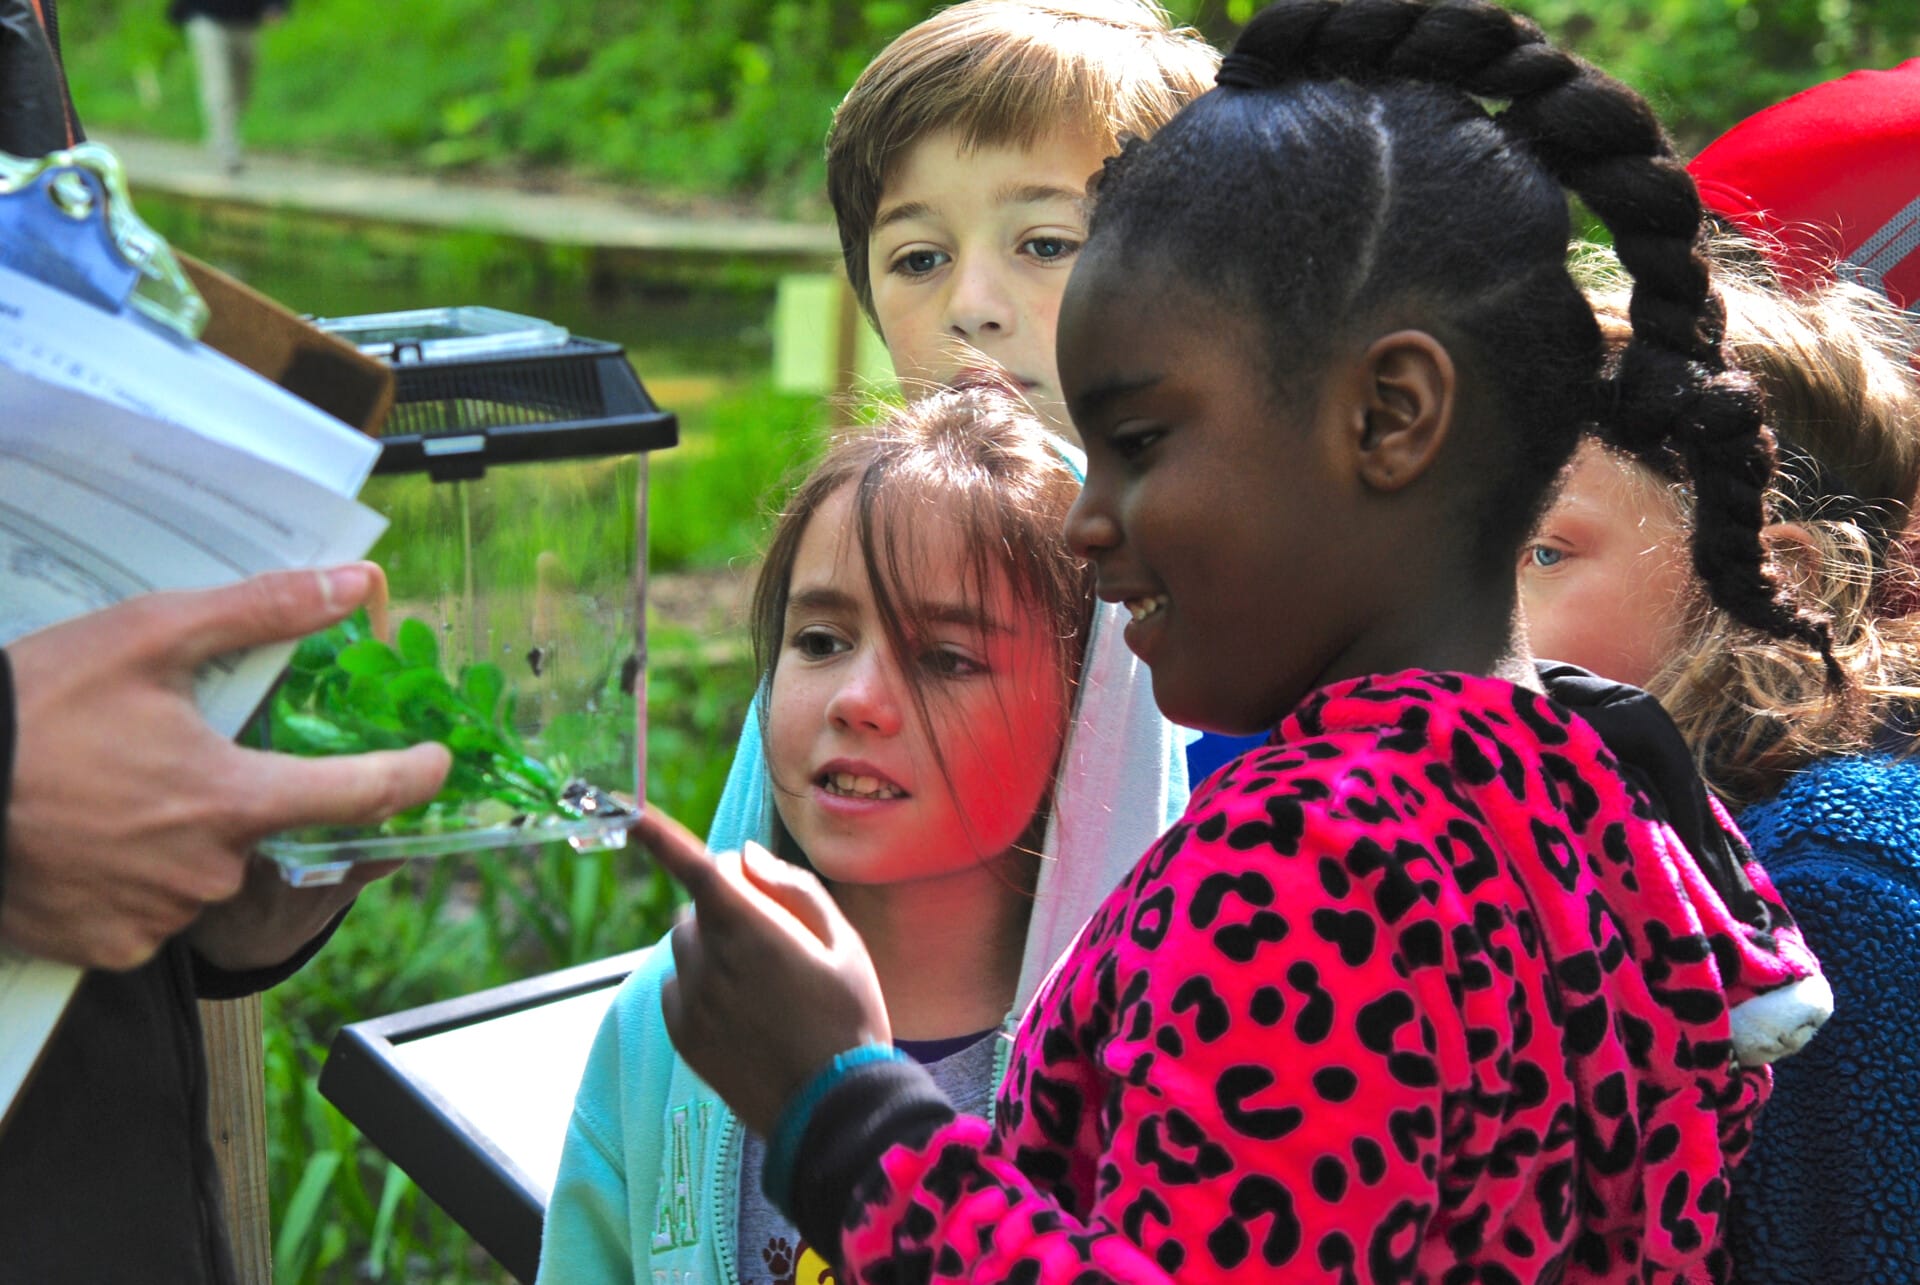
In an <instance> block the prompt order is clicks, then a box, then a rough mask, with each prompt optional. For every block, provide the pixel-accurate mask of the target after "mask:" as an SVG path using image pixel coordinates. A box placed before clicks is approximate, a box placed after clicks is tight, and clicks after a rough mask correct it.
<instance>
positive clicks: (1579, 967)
mask: <svg viewBox="0 0 1920 1285" xmlns="http://www.w3.org/2000/svg"><path fill="white" fill-rule="evenodd" d="M1554 973H1555V975H1556V976H1558V977H1559V979H1560V985H1561V986H1563V987H1565V988H1566V989H1567V990H1570V991H1573V992H1575V993H1577V994H1580V995H1591V994H1593V993H1594V992H1595V991H1597V990H1599V989H1600V980H1601V978H1600V957H1599V956H1598V955H1596V954H1595V953H1594V952H1593V951H1590V950H1583V951H1580V952H1579V953H1578V954H1573V955H1569V956H1567V957H1566V958H1565V959H1563V960H1561V961H1560V962H1559V963H1558V964H1556V965H1555V966H1554Z"/></svg>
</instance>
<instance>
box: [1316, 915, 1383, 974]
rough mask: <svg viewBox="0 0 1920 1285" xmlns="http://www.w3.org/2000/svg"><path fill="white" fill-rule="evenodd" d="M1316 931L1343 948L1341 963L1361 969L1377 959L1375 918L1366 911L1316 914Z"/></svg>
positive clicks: (1323, 939)
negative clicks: (1374, 948) (1374, 957)
mask: <svg viewBox="0 0 1920 1285" xmlns="http://www.w3.org/2000/svg"><path fill="white" fill-rule="evenodd" d="M1313 931H1314V932H1315V933H1317V934H1318V935H1319V937H1320V939H1321V940H1322V941H1326V942H1331V943H1332V944H1334V945H1336V946H1338V947H1340V959H1341V962H1343V963H1344V964H1346V966H1347V967H1349V968H1357V967H1359V966H1360V965H1361V964H1364V963H1366V962H1367V960H1369V959H1371V958H1373V940H1374V918H1373V916H1372V915H1369V914H1368V913H1367V912H1366V911H1364V910H1349V911H1345V912H1342V911H1338V910H1330V909H1322V910H1316V911H1314V912H1313Z"/></svg>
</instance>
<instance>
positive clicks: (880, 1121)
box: [767, 1062, 958, 1263]
mask: <svg viewBox="0 0 1920 1285" xmlns="http://www.w3.org/2000/svg"><path fill="white" fill-rule="evenodd" d="M957 1114H958V1113H957V1112H956V1111H955V1110H954V1109H953V1104H952V1103H950V1102H948V1101H947V1097H946V1094H944V1093H942V1092H941V1091H940V1086H939V1085H937V1084H935V1083H934V1082H933V1077H932V1076H931V1075H929V1074H927V1070H926V1068H925V1067H923V1066H921V1065H920V1064H919V1063H918V1062H873V1063H869V1064H868V1065H866V1066H862V1067H858V1068H856V1069H855V1070H853V1071H851V1072H849V1073H848V1074H847V1075H846V1077H845V1078H844V1079H842V1080H841V1081H840V1082H839V1083H838V1084H836V1085H834V1086H833V1088H831V1089H829V1090H828V1091H827V1095H826V1096H825V1097H824V1098H822V1099H820V1105H819V1106H817V1107H815V1108H814V1110H813V1118H812V1119H810V1120H809V1121H808V1122H807V1131H806V1133H805V1134H804V1135H803V1136H802V1138H801V1142H800V1155H801V1156H802V1157H803V1159H802V1161H801V1163H800V1165H798V1166H796V1169H795V1173H794V1182H793V1190H792V1191H791V1192H768V1193H767V1196H768V1198H769V1199H771V1200H772V1201H773V1202H774V1204H775V1205H777V1206H779V1207H780V1208H781V1210H782V1211H783V1212H785V1213H786V1214H787V1216H788V1217H790V1218H792V1219H793V1225H794V1226H795V1227H796V1228H798V1229H799V1231H800V1234H801V1236H803V1237H804V1238H805V1239H806V1241H807V1242H808V1243H809V1244H811V1245H813V1246H814V1247H815V1248H816V1249H818V1250H819V1251H820V1254H821V1256H822V1257H823V1258H825V1259H826V1260H827V1261H828V1262H830V1263H838V1262H839V1261H840V1228H841V1224H842V1222H843V1220H844V1219H845V1218H846V1215H847V1209H848V1208H849V1207H850V1206H851V1205H852V1204H853V1197H854V1190H855V1188H856V1187H857V1186H858V1185H859V1184H860V1182H861V1181H862V1180H863V1179H865V1178H866V1177H867V1175H868V1174H869V1173H870V1172H871V1171H872V1170H873V1169H874V1167H875V1166H876V1165H877V1164H878V1163H879V1161H880V1157H881V1156H883V1155H885V1154H886V1152H887V1149H888V1148H889V1147H892V1146H895V1145H898V1144H904V1145H906V1146H919V1145H920V1144H922V1143H924V1142H925V1141H926V1140H927V1139H928V1138H931V1137H932V1136H933V1135H934V1134H935V1133H936V1132H938V1131H939V1130H940V1128H941V1127H942V1126H944V1125H946V1124H948V1123H950V1122H951V1121H952V1120H953V1119H954V1117H955V1116H956V1115H957Z"/></svg>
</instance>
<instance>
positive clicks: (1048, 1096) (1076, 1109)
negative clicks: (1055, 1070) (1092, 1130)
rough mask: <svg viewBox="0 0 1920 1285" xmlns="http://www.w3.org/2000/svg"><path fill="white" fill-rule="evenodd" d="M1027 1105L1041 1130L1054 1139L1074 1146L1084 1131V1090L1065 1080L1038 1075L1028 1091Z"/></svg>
mask: <svg viewBox="0 0 1920 1285" xmlns="http://www.w3.org/2000/svg"><path fill="white" fill-rule="evenodd" d="M1027 1104H1028V1106H1029V1107H1030V1108H1031V1109H1032V1111H1033V1118H1034V1121H1035V1122H1036V1123H1038V1124H1039V1126H1040V1131H1041V1132H1042V1133H1044V1134H1045V1135H1046V1136H1047V1140H1048V1141H1050V1142H1054V1143H1058V1144H1059V1145H1061V1146H1063V1147H1065V1146H1071V1145H1072V1144H1073V1140H1074V1138H1076V1137H1077V1136H1079V1133H1080V1112H1081V1110H1082V1109H1083V1107H1084V1106H1085V1103H1084V1101H1083V1100H1082V1099H1081V1097H1080V1090H1078V1089H1076V1088H1074V1087H1073V1086H1072V1085H1071V1084H1068V1083H1066V1082H1065V1081H1063V1080H1051V1079H1048V1078H1047V1077H1046V1076H1044V1075H1035V1076H1034V1077H1033V1083H1032V1085H1031V1086H1030V1088H1029V1090H1028V1093H1027Z"/></svg>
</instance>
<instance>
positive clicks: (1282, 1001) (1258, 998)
mask: <svg viewBox="0 0 1920 1285" xmlns="http://www.w3.org/2000/svg"><path fill="white" fill-rule="evenodd" d="M1286 1015H1287V997H1286V996H1285V995H1282V994H1281V993H1280V988H1279V987H1278V986H1262V987H1261V988H1260V989H1259V990H1257V991H1255V992H1254V993H1253V999H1252V1000H1250V1001H1249V1002H1248V1004H1247V1016H1249V1017H1251V1018H1252V1019H1253V1020H1254V1021H1256V1022H1258V1023H1260V1025H1262V1026H1272V1025H1273V1024H1274V1023H1275V1022H1278V1021H1279V1020H1280V1019H1281V1018H1283V1017H1285V1016H1286Z"/></svg>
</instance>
